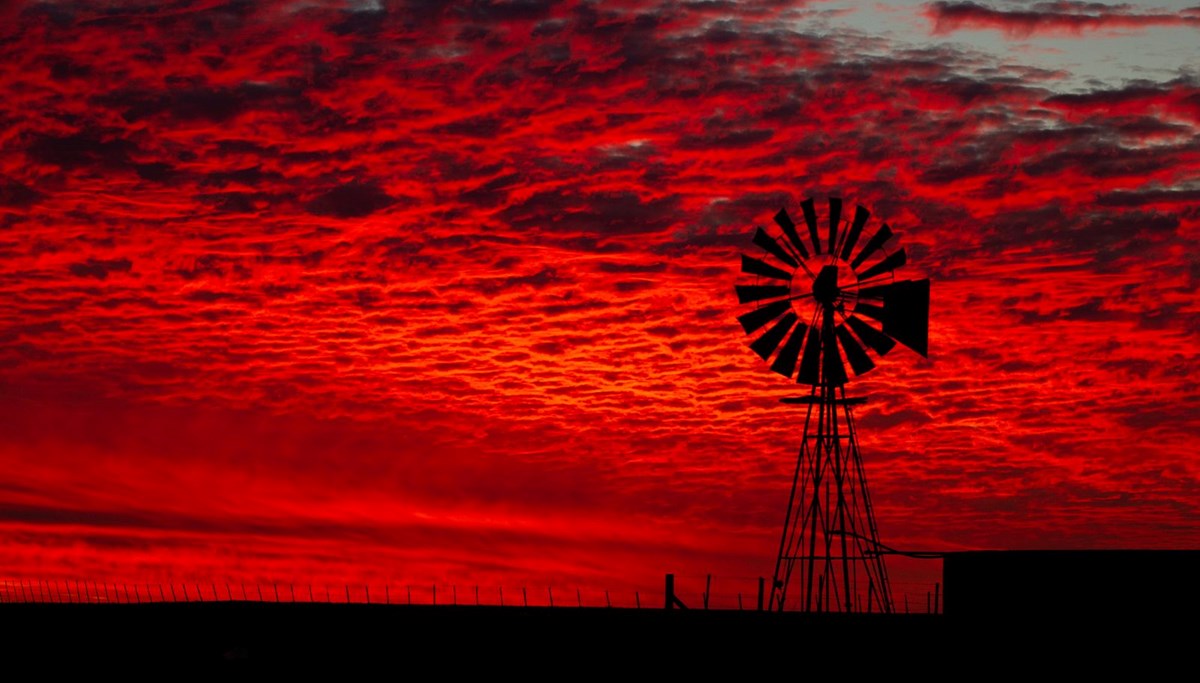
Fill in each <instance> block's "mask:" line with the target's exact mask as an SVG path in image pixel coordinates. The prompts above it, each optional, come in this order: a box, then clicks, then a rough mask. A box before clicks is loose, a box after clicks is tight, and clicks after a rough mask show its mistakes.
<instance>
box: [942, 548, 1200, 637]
mask: <svg viewBox="0 0 1200 683" xmlns="http://www.w3.org/2000/svg"><path fill="white" fill-rule="evenodd" d="M942 561H943V565H942V573H943V577H944V582H945V586H946V595H945V603H944V610H943V611H944V613H945V614H946V616H947V617H953V618H955V619H956V620H994V619H999V620H1004V619H1008V618H1012V617H1014V616H1016V615H1022V614H1029V613H1037V614H1041V615H1043V616H1044V617H1053V618H1056V619H1061V620H1083V619H1092V620H1098V621H1108V622H1111V621H1112V619H1113V618H1123V617H1135V616H1136V617H1142V618H1145V617H1164V618H1165V617H1171V618H1178V617H1179V616H1180V615H1195V614H1196V613H1197V612H1200V585H1198V584H1197V583H1196V577H1197V576H1200V550H995V551H971V552H956V553H946V554H945V555H944V556H943V560H942Z"/></svg>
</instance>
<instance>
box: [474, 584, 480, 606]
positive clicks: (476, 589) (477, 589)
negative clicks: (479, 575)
mask: <svg viewBox="0 0 1200 683" xmlns="http://www.w3.org/2000/svg"><path fill="white" fill-rule="evenodd" d="M475 606H476V607H478V606H479V584H475Z"/></svg>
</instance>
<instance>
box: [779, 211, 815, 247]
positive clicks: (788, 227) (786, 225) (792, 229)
mask: <svg viewBox="0 0 1200 683" xmlns="http://www.w3.org/2000/svg"><path fill="white" fill-rule="evenodd" d="M775 223H776V225H778V226H779V227H781V228H783V234H785V235H787V238H788V241H789V242H791V243H792V246H794V247H796V251H798V252H800V257H801V258H808V250H807V249H805V248H804V240H802V239H800V235H799V233H797V232H796V224H795V223H793V222H792V217H791V216H789V215H788V212H787V209H780V210H779V213H777V214H775Z"/></svg>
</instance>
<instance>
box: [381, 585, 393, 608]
mask: <svg viewBox="0 0 1200 683" xmlns="http://www.w3.org/2000/svg"><path fill="white" fill-rule="evenodd" d="M383 603H384V604H385V605H390V604H392V591H391V589H390V588H388V585H387V584H386V583H385V584H383Z"/></svg>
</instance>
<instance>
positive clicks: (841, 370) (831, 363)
mask: <svg viewBox="0 0 1200 683" xmlns="http://www.w3.org/2000/svg"><path fill="white" fill-rule="evenodd" d="M821 346H822V349H821V352H822V353H821V361H822V363H821V381H823V382H824V383H825V384H826V385H829V386H834V387H840V386H842V385H843V384H845V383H846V380H847V379H849V378H848V377H847V376H846V366H845V365H844V364H843V363H842V354H841V353H839V352H838V345H837V336H836V335H834V334H822V335H821Z"/></svg>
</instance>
